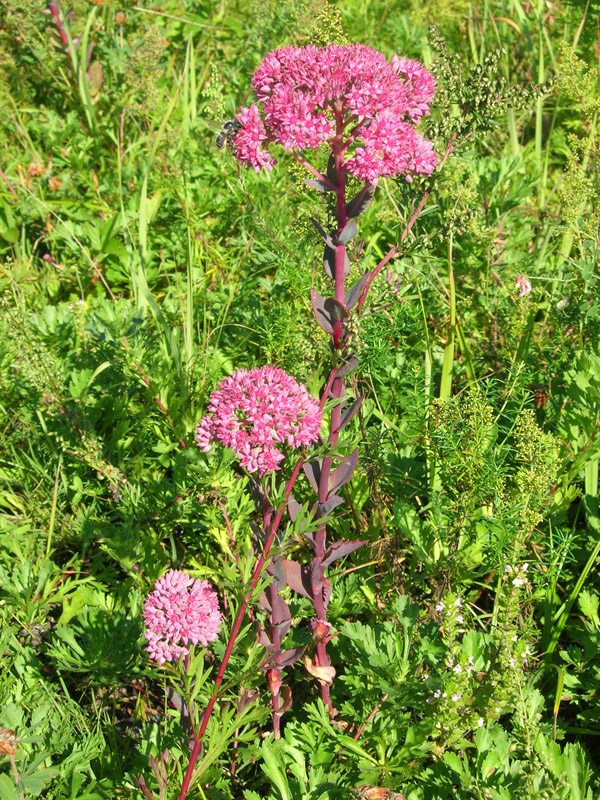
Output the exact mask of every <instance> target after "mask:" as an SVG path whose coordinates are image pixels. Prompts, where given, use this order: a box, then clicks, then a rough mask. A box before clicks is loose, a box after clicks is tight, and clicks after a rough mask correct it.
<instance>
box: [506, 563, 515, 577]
mask: <svg viewBox="0 0 600 800" xmlns="http://www.w3.org/2000/svg"><path fill="white" fill-rule="evenodd" d="M512 571H513V568H512V567H511V566H510V564H507V565H506V566H505V567H504V572H507V573H508V574H509V575H510V574H511V572H512Z"/></svg>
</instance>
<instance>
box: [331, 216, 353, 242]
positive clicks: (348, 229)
mask: <svg viewBox="0 0 600 800" xmlns="http://www.w3.org/2000/svg"><path fill="white" fill-rule="evenodd" d="M357 233H358V229H357V227H356V220H353V219H350V220H348V222H347V223H346V224H345V225H344V227H343V228H342V230H341V231H340V235H339V236H338V237H337V239H336V244H348V242H349V241H350V239H354V237H355V236H356V234H357Z"/></svg>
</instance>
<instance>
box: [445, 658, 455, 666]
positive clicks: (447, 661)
mask: <svg viewBox="0 0 600 800" xmlns="http://www.w3.org/2000/svg"><path fill="white" fill-rule="evenodd" d="M453 664H454V659H453V658H451V657H449V658H447V659H446V665H447V666H448V667H451V666H452V665H453Z"/></svg>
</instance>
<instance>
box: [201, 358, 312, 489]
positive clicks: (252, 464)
mask: <svg viewBox="0 0 600 800" xmlns="http://www.w3.org/2000/svg"><path fill="white" fill-rule="evenodd" d="M208 410H209V413H210V416H206V417H203V418H202V419H201V420H200V424H199V425H198V427H197V429H196V438H197V440H198V447H201V448H202V449H203V450H204V452H205V453H206V452H208V451H209V450H210V446H211V443H212V442H220V443H221V444H223V445H225V446H226V447H229V448H231V449H232V450H233V451H234V452H235V454H236V456H237V457H238V459H239V461H240V464H241V466H242V467H245V468H246V469H247V470H248V472H258V475H259V476H260V477H262V476H263V475H266V474H267V473H269V472H274V471H275V470H278V469H279V462H280V461H281V460H282V459H283V458H284V454H283V453H282V452H281V450H280V449H279V448H278V447H277V445H278V444H287V445H289V446H290V447H294V448H297V447H302V446H303V445H307V444H310V443H311V442H314V441H316V440H317V438H318V436H319V430H320V428H321V419H322V412H321V409H320V408H319V404H318V403H317V401H316V400H315V398H314V397H312V395H310V394H309V393H308V391H307V389H306V387H305V386H303V385H301V384H299V383H297V382H296V381H295V380H294V379H293V378H292V377H291V376H290V375H288V374H287V373H286V372H284V371H283V370H281V369H277V368H276V367H261V368H260V369H253V370H251V371H248V370H245V369H240V370H237V371H236V372H234V373H233V375H232V376H231V377H230V378H225V379H224V380H222V381H221V383H220V384H219V388H218V390H217V391H216V392H213V393H212V395H211V398H210V403H209V407H208Z"/></svg>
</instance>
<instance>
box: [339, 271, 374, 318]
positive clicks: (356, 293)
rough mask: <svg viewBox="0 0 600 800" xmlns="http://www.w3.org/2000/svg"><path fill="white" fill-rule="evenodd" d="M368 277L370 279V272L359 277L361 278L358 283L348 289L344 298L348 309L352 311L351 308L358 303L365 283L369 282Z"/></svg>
mask: <svg viewBox="0 0 600 800" xmlns="http://www.w3.org/2000/svg"><path fill="white" fill-rule="evenodd" d="M368 279H369V275H368V273H365V274H364V275H362V276H361V277H360V278H359V279H358V280H357V281H356V283H355V284H354V286H352V287H351V288H350V289H349V290H348V292H347V293H346V297H345V298H344V303H345V305H346V308H347V309H348V311H350V309H351V308H352V307H353V306H355V305H356V302H357V300H358V298H359V297H360V295H361V292H362V289H363V286H364V285H365V283H366V282H367V280H368Z"/></svg>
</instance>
